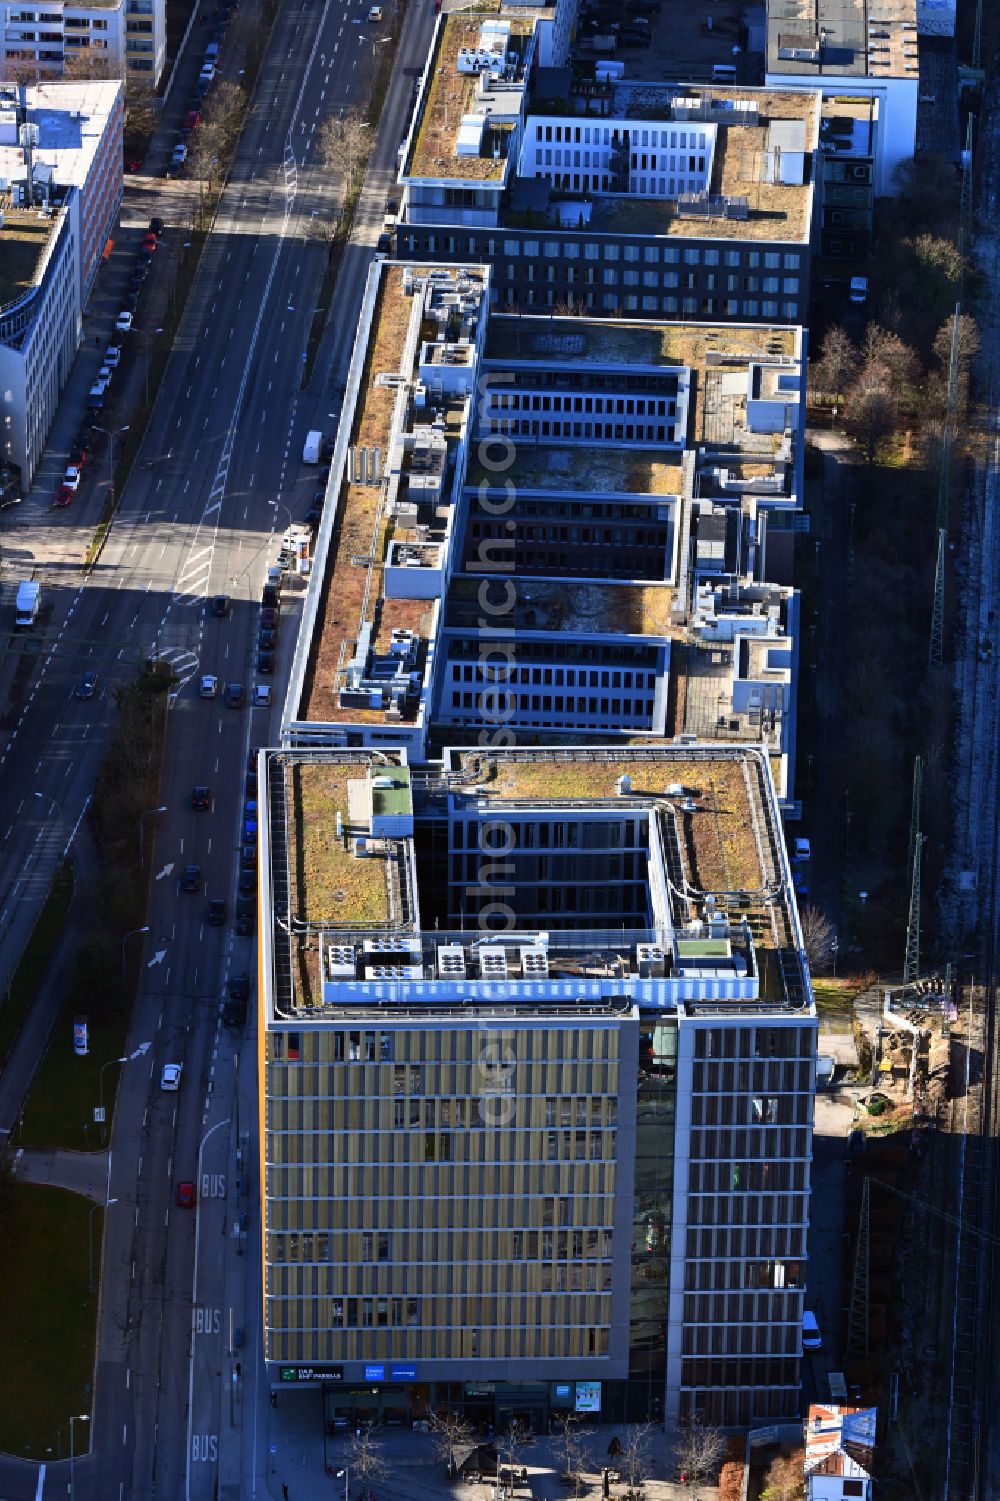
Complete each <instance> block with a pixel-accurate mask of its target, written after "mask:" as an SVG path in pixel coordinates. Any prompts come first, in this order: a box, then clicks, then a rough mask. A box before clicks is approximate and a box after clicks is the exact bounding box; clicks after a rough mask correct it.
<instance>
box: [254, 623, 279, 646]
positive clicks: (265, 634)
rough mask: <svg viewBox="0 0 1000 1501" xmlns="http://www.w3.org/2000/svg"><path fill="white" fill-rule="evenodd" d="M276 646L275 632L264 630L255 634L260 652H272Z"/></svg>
mask: <svg viewBox="0 0 1000 1501" xmlns="http://www.w3.org/2000/svg"><path fill="white" fill-rule="evenodd" d="M277 644H278V633H277V631H270V630H267V629H266V628H265V629H261V630H259V631H258V632H257V646H258V648H259V649H260V650H261V651H274V648H275V646H276V645H277Z"/></svg>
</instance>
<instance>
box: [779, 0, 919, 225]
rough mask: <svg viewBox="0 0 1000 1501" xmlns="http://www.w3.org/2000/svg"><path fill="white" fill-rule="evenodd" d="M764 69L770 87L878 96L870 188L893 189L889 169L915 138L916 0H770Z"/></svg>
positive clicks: (832, 96) (879, 193) (908, 153)
mask: <svg viewBox="0 0 1000 1501" xmlns="http://www.w3.org/2000/svg"><path fill="white" fill-rule="evenodd" d="M923 11H924V13H925V14H927V15H928V16H930V14H931V12H930V11H929V10H928V7H927V6H926V4H925V5H924V6H923ZM938 14H941V12H938ZM766 70H767V71H766V81H767V86H768V88H769V89H772V88H779V89H790V90H801V89H811V90H817V91H819V92H820V93H821V94H822V96H823V98H824V99H825V100H830V101H834V102H835V103H839V101H840V100H841V99H842V98H847V99H848V100H849V99H851V98H853V97H858V96H864V97H867V98H871V99H873V100H874V101H876V104H877V130H876V131H875V133H874V146H875V161H874V189H875V195H876V197H879V198H881V197H884V196H886V195H887V194H891V193H892V192H893V191H894V185H893V173H894V172H895V170H896V168H897V167H898V166H899V165H900V163H902V162H905V161H908V160H909V159H910V158H911V157H912V156H913V154H914V152H915V150H916V142H917V106H918V101H919V94H920V56H919V44H918V33H917V0H882V3H880V4H878V5H877V6H876V5H872V4H858V3H857V0H768V6H767V59H766Z"/></svg>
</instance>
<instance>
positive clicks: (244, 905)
mask: <svg viewBox="0 0 1000 1501" xmlns="http://www.w3.org/2000/svg"><path fill="white" fill-rule="evenodd" d="M256 931H257V903H256V902H254V901H251V900H249V898H247V897H243V898H241V900H240V901H239V902H238V903H237V905H236V932H237V933H238V934H239V936H240V937H241V938H249V937H251V936H252V935H253V934H254V933H255V932H256Z"/></svg>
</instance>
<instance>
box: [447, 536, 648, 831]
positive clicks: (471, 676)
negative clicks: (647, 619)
mask: <svg viewBox="0 0 1000 1501" xmlns="http://www.w3.org/2000/svg"><path fill="white" fill-rule="evenodd" d="M572 530H574V531H575V530H576V528H575V527H574V528H573V529H572ZM573 540H574V541H575V540H576V539H575V538H574V539H573ZM588 540H589V539H588ZM630 540H631V539H630ZM503 676H504V681H505V682H507V683H523V684H525V685H526V686H527V685H538V684H541V685H543V686H544V687H546V688H549V687H552V688H588V687H589V688H640V689H643V688H644V689H647V690H648V689H652V688H655V686H656V678H655V675H654V674H653V673H651V672H635V673H632V672H615V671H612V670H609V669H608V668H604V669H603V670H601V671H595V669H594V668H592V667H590V668H588V667H539V666H536V665H534V664H531V665H530V666H524V665H522V664H520V663H519V664H518V665H517V666H516V667H511V668H510V669H509V670H508V671H507V672H505V673H504V675H503ZM490 677H491V680H493V679H494V673H493V672H492V671H491V673H490ZM485 678H486V670H485V667H484V664H483V663H482V662H476V663H474V664H472V665H470V664H468V663H464V664H460V663H456V662H452V663H451V680H452V682H453V683H458V682H463V683H481V682H483V681H484V680H485ZM633 679H634V681H633ZM619 827H620V825H619ZM552 842H553V844H556V843H557V842H562V843H569V844H571V845H574V846H575V845H576V844H577V842H578V841H577V840H576V839H573V840H563V841H556V840H553V841H552ZM583 847H584V848H586V840H585V841H584V846H583Z"/></svg>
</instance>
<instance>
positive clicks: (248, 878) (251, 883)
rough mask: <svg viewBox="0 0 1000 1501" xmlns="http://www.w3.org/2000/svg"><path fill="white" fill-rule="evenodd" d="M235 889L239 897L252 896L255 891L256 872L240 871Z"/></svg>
mask: <svg viewBox="0 0 1000 1501" xmlns="http://www.w3.org/2000/svg"><path fill="white" fill-rule="evenodd" d="M237 889H238V890H239V893H240V896H253V894H254V892H255V891H256V890H257V872H256V871H254V870H241V871H240V875H239V881H238V883H237Z"/></svg>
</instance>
